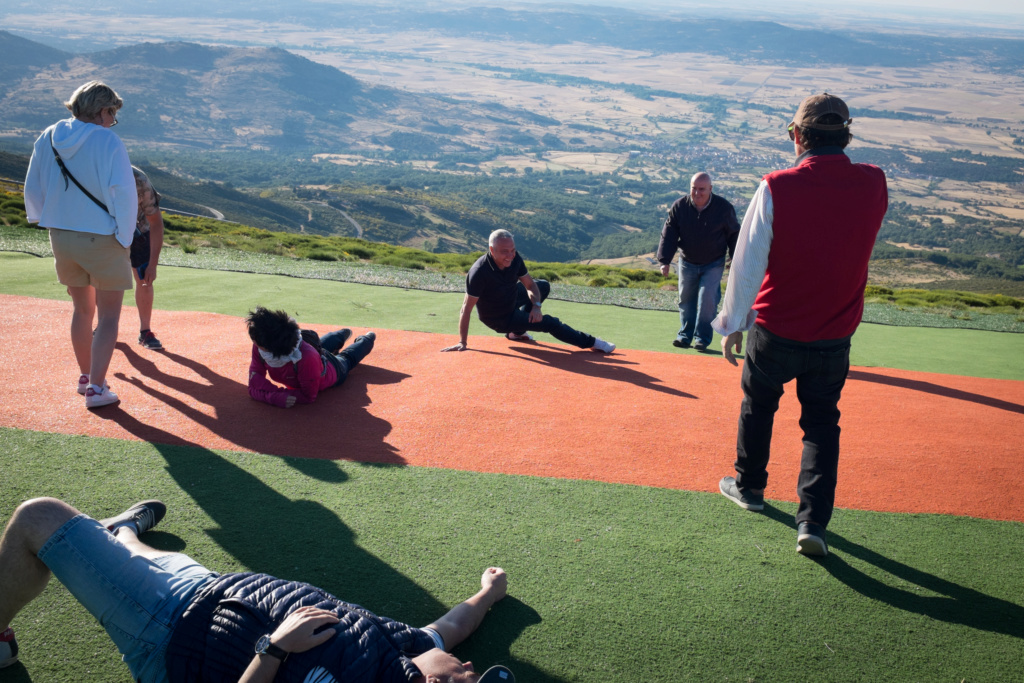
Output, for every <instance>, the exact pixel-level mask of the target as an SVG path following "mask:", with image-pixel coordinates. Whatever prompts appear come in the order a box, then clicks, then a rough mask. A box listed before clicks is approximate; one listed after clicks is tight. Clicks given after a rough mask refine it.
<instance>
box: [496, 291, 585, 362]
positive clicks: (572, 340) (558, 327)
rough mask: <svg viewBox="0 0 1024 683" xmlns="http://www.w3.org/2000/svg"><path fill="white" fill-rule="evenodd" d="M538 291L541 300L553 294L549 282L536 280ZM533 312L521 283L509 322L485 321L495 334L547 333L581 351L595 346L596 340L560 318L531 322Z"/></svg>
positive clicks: (528, 296) (547, 318)
mask: <svg viewBox="0 0 1024 683" xmlns="http://www.w3.org/2000/svg"><path fill="white" fill-rule="evenodd" d="M534 282H536V283H537V289H539V290H540V300H541V301H544V300H545V299H547V298H548V294H550V293H551V285H550V284H549V283H548V281H547V280H534ZM532 310H533V302H532V301H530V295H529V294H527V293H526V287H524V286H523V283H522V282H520V283H519V284H518V285H517V286H516V310H514V311H513V312H512V315H510V316H509V317H508V319H507V320H498V321H495V320H483V319H481V322H483V324H485V325H487V326H488V327H489V328H491V329H492V330H494V331H495V332H501V333H503V334H504V333H508V332H513V333H515V334H525V333H526V332H546V333H547V334H550V335H551V336H552V337H554V338H555V339H557V340H558V341H560V342H563V343H565V344H571V345H572V346H578V347H579V348H581V349H589V348H591V347H592V346H593V345H594V338H593V337H592V336H591V335H589V334H586V333H585V332H579V331H577V330H574V329H573V328H571V327H569V326H568V325H566V324H565V323H563V322H562V321H561V320H559V319H558V318H556V317H554V316H551V315H545V316H544V317H542V318H541V320H540V322H539V323H531V322H530V311H532Z"/></svg>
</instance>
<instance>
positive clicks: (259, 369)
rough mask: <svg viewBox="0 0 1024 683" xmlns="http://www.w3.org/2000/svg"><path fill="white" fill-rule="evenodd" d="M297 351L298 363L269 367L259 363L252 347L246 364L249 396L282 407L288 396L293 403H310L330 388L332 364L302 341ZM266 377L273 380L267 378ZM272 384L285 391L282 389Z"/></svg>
mask: <svg viewBox="0 0 1024 683" xmlns="http://www.w3.org/2000/svg"><path fill="white" fill-rule="evenodd" d="M299 349H300V350H301V351H302V359H301V360H300V361H299V362H298V363H288V364H287V365H285V366H283V367H280V368H272V367H270V366H269V365H267V364H266V363H264V362H263V358H261V357H260V350H259V348H258V347H257V346H256V345H255V344H253V345H252V362H250V363H249V396H251V397H252V398H254V399H256V400H257V401H263V402H264V403H269V404H270V405H272V406H277V407H278V408H284V407H285V401H286V400H287V399H288V397H289V396H294V397H295V399H296V400H295V402H296V403H312V402H313V401H315V400H316V397H317V394H319V393H320V392H321V391H322V390H324V389H326V388H328V387H333V386H334V384H335V382H337V381H338V372H337V370H335V369H334V365H332V364H331V363H324V362H323V359H321V358H320V354H319V353H317V352H316V350H315V349H314V348H313V347H312V346H310V345H309V344H307V343H306V342H302V345H301V346H300V347H299ZM268 374H269V375H270V380H273V381H270V380H268V379H267V375H268ZM274 382H277V384H283V385H285V387H286V388H284V389H282V388H281V387H279V386H277V384H274Z"/></svg>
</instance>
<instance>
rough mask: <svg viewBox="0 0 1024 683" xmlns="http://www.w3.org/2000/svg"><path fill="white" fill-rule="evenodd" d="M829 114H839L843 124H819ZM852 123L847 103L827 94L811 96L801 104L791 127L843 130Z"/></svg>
mask: <svg viewBox="0 0 1024 683" xmlns="http://www.w3.org/2000/svg"><path fill="white" fill-rule="evenodd" d="M828 114H837V115H838V116H839V118H841V119H842V123H818V119H820V118H821V117H823V116H826V115H828ZM852 121H853V119H852V118H850V109H849V107H847V106H846V102H843V101H842V100H841V99H839V98H838V97H836V96H835V95H829V94H828V93H827V92H826V93H822V94H820V95H811V96H810V97H808V98H807V99H805V100H804V101H803V102H801V103H800V107H799V109H797V110H796V115H795V116H794V117H793V123H791V124H790V125H791V126H792V125H794V124H795V125H797V126H800V127H801V128H814V129H816V130H842V129H844V128H846V127H847V126H849V125H850V122H852Z"/></svg>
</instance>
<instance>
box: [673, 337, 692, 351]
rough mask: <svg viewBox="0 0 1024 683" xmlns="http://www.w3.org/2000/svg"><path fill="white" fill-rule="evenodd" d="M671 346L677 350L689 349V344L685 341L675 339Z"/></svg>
mask: <svg viewBox="0 0 1024 683" xmlns="http://www.w3.org/2000/svg"><path fill="white" fill-rule="evenodd" d="M672 346H674V347H676V348H677V349H688V348H690V342H688V341H686V340H685V339H679V338H676V339H674V340H673V341H672Z"/></svg>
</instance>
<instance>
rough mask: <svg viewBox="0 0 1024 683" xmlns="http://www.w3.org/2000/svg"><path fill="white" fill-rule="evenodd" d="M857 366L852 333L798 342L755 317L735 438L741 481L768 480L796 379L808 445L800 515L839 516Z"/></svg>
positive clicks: (818, 520)
mask: <svg viewBox="0 0 1024 683" xmlns="http://www.w3.org/2000/svg"><path fill="white" fill-rule="evenodd" d="M849 371H850V337H846V338H843V339H830V340H825V341H816V342H798V341H792V340H790V339H784V338H782V337H779V336H778V335H775V334H772V333H771V332H769V331H768V330H766V329H764V328H763V327H761V326H759V325H754V327H752V328H751V330H750V333H749V334H748V335H747V355H746V360H745V361H744V363H743V379H742V380H741V383H742V386H743V404H742V406H741V407H740V424H739V434H738V436H737V439H736V472H737V477H736V481H737V483H738V484H739V485H740V486H741V487H743V488H749V489H763V488H764V487H765V484H767V483H768V469H767V468H768V457H769V455H770V450H771V442H772V426H773V424H774V421H775V411H777V410H778V408H779V399H780V398H781V397H782V393H783V391H784V388H783V385H784V384H786V383H787V382H789V381H791V380H793V379H795V380H796V395H797V398H798V399H799V400H800V427H801V429H803V431H804V439H803V442H804V450H803V457H802V459H801V462H800V479H799V482H798V484H797V494H798V495H799V497H800V507H799V509H798V510H797V513H796V521H797V523H798V524H799V523H800V522H814V523H815V524H820V525H821V526H823V527H824V526H827V525H828V522H829V520H830V519H831V518H832V508H833V506H834V505H835V498H836V476H837V470H838V467H839V406H838V404H839V396H840V394H842V391H843V385H844V384H846V375H847V373H849Z"/></svg>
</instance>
